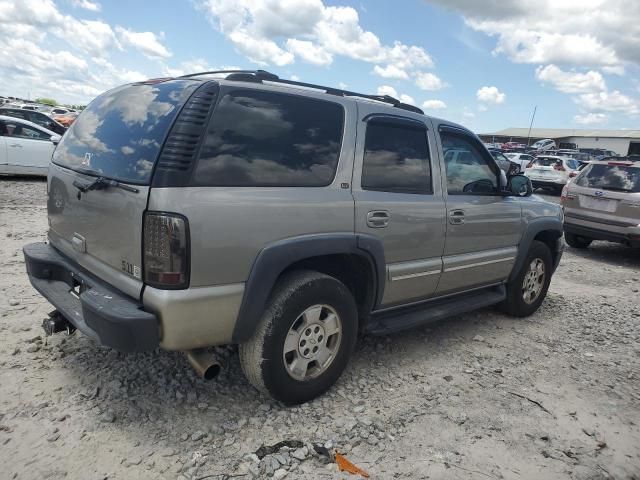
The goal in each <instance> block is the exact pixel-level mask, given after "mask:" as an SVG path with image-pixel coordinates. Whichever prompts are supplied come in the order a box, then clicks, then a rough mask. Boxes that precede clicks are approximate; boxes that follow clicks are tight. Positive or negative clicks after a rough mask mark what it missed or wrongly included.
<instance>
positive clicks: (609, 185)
mask: <svg viewBox="0 0 640 480" xmlns="http://www.w3.org/2000/svg"><path fill="white" fill-rule="evenodd" d="M561 202H562V205H563V207H564V213H565V216H564V231H565V239H566V241H567V243H568V244H569V245H570V246H571V247H574V248H587V247H588V246H589V245H590V244H591V242H592V241H593V240H608V241H611V242H618V243H623V244H625V245H630V246H633V247H640V159H634V158H633V157H627V158H624V157H623V158H616V159H615V161H609V162H592V163H590V164H589V165H587V166H586V167H585V168H584V169H583V170H582V171H581V172H580V174H579V175H578V176H577V177H576V179H575V180H574V181H573V182H571V183H570V184H568V185H567V186H566V187H565V188H564V190H563V192H562V197H561Z"/></svg>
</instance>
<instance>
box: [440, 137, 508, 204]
mask: <svg viewBox="0 0 640 480" xmlns="http://www.w3.org/2000/svg"><path fill="white" fill-rule="evenodd" d="M440 139H441V141H442V150H443V151H444V161H445V167H446V169H447V191H448V193H449V194H452V195H456V194H458V195H459V194H491V193H495V192H496V191H497V189H498V179H497V176H496V172H495V171H494V170H493V169H492V168H491V167H490V166H489V163H488V161H489V159H487V158H486V156H485V155H483V154H482V152H481V151H480V149H479V147H478V144H477V142H475V141H474V140H473V139H471V138H468V137H466V136H465V135H458V134H453V133H448V132H442V133H441V134H440Z"/></svg>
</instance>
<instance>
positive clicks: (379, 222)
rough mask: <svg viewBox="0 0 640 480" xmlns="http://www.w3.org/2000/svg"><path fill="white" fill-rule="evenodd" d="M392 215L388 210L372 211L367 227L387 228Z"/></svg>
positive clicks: (368, 214)
mask: <svg viewBox="0 0 640 480" xmlns="http://www.w3.org/2000/svg"><path fill="white" fill-rule="evenodd" d="M390 218H391V215H389V212H387V211H386V210H372V211H371V212H369V213H367V226H369V227H371V228H385V227H386V226H387V225H389V219H390Z"/></svg>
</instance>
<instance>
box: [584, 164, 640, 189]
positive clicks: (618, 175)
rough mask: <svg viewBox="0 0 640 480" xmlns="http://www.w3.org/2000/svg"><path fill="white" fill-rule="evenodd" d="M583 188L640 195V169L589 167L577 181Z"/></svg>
mask: <svg viewBox="0 0 640 480" xmlns="http://www.w3.org/2000/svg"><path fill="white" fill-rule="evenodd" d="M576 184H577V185H579V186H581V187H588V188H599V189H602V190H617V191H623V192H633V193H640V168H637V167H630V166H622V165H598V164H591V165H589V166H588V167H587V168H586V169H585V171H584V173H583V174H582V175H580V177H578V178H577V179H576Z"/></svg>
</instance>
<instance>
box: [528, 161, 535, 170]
mask: <svg viewBox="0 0 640 480" xmlns="http://www.w3.org/2000/svg"><path fill="white" fill-rule="evenodd" d="M534 161H535V160H531V161H530V162H529V163H527V168H532V167H533V162H534Z"/></svg>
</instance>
